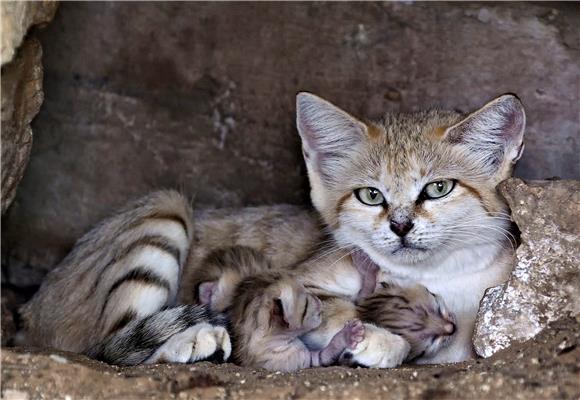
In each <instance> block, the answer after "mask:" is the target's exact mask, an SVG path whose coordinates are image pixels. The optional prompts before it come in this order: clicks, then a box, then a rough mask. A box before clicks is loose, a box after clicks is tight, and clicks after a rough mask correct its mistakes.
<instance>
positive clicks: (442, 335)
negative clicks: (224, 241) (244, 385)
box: [197, 246, 455, 370]
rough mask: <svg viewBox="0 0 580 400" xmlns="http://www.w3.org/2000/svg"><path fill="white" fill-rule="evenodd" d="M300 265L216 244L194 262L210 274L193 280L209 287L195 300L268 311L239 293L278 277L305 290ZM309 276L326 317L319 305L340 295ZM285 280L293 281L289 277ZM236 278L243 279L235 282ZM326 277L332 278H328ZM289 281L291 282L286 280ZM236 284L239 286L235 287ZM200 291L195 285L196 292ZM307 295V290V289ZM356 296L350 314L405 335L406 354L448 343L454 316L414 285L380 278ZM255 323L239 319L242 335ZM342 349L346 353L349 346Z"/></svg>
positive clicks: (242, 312) (252, 312) (239, 314)
mask: <svg viewBox="0 0 580 400" xmlns="http://www.w3.org/2000/svg"><path fill="white" fill-rule="evenodd" d="M352 259H353V263H356V262H354V260H355V257H354V255H353V257H352ZM357 261H361V260H357ZM362 261H364V260H362ZM306 264H307V263H306ZM302 268H303V265H298V266H295V267H291V268H285V270H290V271H292V273H285V274H282V272H281V270H280V269H278V270H276V269H274V268H273V267H272V265H271V264H270V263H269V262H268V260H267V259H266V258H265V257H264V256H263V255H262V254H261V253H260V252H259V251H257V250H254V249H251V248H248V247H243V246H234V247H229V248H223V249H219V250H216V251H214V252H213V253H210V255H208V257H207V258H206V260H205V261H204V262H203V263H202V264H201V266H200V271H204V274H199V275H198V276H197V278H198V279H200V281H204V279H211V281H205V282H202V283H200V284H199V287H200V288H202V287H207V288H208V290H211V294H210V295H205V296H204V295H200V302H201V303H202V304H207V305H208V306H209V307H210V309H212V310H213V311H218V312H228V311H231V310H232V308H231V307H232V306H233V304H234V299H235V303H236V307H234V310H235V312H236V317H233V319H234V320H237V321H243V318H245V316H248V317H253V316H257V315H260V308H259V307H261V306H264V307H266V309H267V310H270V311H271V308H272V304H271V303H270V302H259V303H255V302H250V303H248V304H247V305H246V304H245V303H244V302H241V301H240V299H241V298H244V296H252V295H257V294H256V292H257V291H256V287H261V286H264V285H267V284H269V285H275V284H276V279H281V280H284V282H285V283H281V285H285V286H288V287H292V288H294V289H293V290H294V291H295V292H298V289H295V288H297V287H300V290H301V291H302V290H303V291H305V293H308V292H309V290H307V289H306V288H304V287H303V286H302V284H300V283H298V282H306V283H307V284H308V282H309V281H308V280H307V279H305V277H306V276H307V274H305V271H307V270H308V268H307V269H306V270H304V269H302ZM353 271H354V269H353ZM269 272H270V273H269ZM328 272H329V275H331V274H334V273H336V274H337V276H336V277H335V278H336V279H338V278H340V277H343V278H344V277H345V275H346V274H345V273H344V271H342V270H341V269H340V268H338V269H333V270H331V271H328ZM363 272H364V271H363ZM293 275H296V276H293ZM264 277H267V279H268V280H265V278H264ZM314 279H315V281H316V282H310V283H309V284H308V288H309V289H310V290H312V291H314V292H318V293H321V294H323V296H324V297H323V298H324V301H322V302H320V300H318V298H317V297H313V298H314V299H316V300H314V301H312V304H320V306H318V307H316V309H317V311H319V312H320V313H322V316H323V319H324V320H327V319H329V318H326V317H328V312H327V313H325V312H324V311H325V310H328V309H329V308H332V306H334V307H335V308H336V307H337V306H338V307H339V308H344V307H340V306H341V304H342V301H341V299H340V296H339V295H338V296H337V291H336V290H334V295H335V296H337V297H335V298H333V296H332V295H331V294H330V293H329V291H328V290H322V291H321V290H320V286H317V285H316V284H315V283H320V281H321V279H319V278H318V277H317V276H316V275H315V276H314ZM290 280H292V281H293V282H290ZM242 281H243V285H241V284H240V282H242ZM330 281H331V282H332V279H331V280H330ZM327 282H328V280H327ZM290 284H292V285H293V286H290ZM376 285H377V282H376V279H375V280H374V282H373V292H375V291H374V286H376ZM240 286H242V287H241V288H240ZM202 291H203V290H200V292H202ZM308 295H309V296H311V294H308ZM359 295H360V291H359ZM295 296H296V295H295ZM358 300H359V303H358V309H357V311H356V316H355V317H356V318H357V319H361V320H364V321H367V322H371V323H375V324H376V325H377V326H378V327H382V328H386V329H388V330H389V331H390V332H392V333H395V334H397V335H400V336H402V337H403V338H405V339H406V340H407V342H409V344H410V351H409V354H408V355H407V360H411V359H414V358H416V357H417V356H418V355H424V354H429V355H431V354H434V353H436V352H437V351H438V350H439V349H441V348H442V347H444V346H445V345H446V344H447V343H448V341H449V338H450V337H451V335H453V333H454V331H455V325H454V317H453V315H452V314H451V313H449V312H448V311H447V308H446V306H445V304H444V302H443V300H442V299H441V298H440V297H439V296H436V295H434V294H432V293H430V292H429V291H428V290H427V289H426V288H424V287H422V286H420V285H411V286H409V287H400V286H397V285H394V284H386V283H382V284H380V285H379V289H378V290H377V291H376V292H375V293H374V294H372V295H371V296H369V297H366V298H361V297H360V296H359V297H358ZM347 303H349V302H347ZM264 304H265V305H264ZM244 307H249V309H248V310H246V309H245V308H244ZM325 314H326V315H325ZM349 317H352V315H349V316H347V317H346V319H348V318H349ZM335 318H336V317H335V316H333V317H332V319H335ZM257 324H258V322H256V323H255V324H250V325H242V326H246V327H248V326H249V328H248V329H249V330H248V331H247V332H244V335H245V336H247V337H251V336H252V335H253V334H254V332H255V329H254V328H255V325H257ZM321 325H322V321H320V322H319V323H317V324H315V326H312V325H311V326H310V327H309V329H307V331H315V330H316V329H317V328H318V327H320V326H321ZM290 333H291V332H289V334H290ZM305 334H306V332H302V333H301V335H305ZM268 335H270V336H271V335H272V334H271V333H269V334H268ZM268 335H265V338H264V339H263V341H266V340H270V336H268ZM348 353H349V354H351V353H350V352H348ZM239 359H240V360H241V361H242V362H243V361H244V360H245V359H248V360H250V359H253V358H252V355H251V354H250V351H249V350H247V351H245V352H244V353H243V356H240V357H239ZM282 361H283V359H280V360H278V365H281V364H282ZM297 367H298V365H296V364H293V365H291V366H285V367H284V369H285V370H286V369H287V368H291V369H296V368H297Z"/></svg>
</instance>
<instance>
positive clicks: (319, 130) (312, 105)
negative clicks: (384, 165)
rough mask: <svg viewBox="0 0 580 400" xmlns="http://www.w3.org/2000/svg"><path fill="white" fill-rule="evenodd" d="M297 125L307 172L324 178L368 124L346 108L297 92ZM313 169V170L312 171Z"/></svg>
mask: <svg viewBox="0 0 580 400" xmlns="http://www.w3.org/2000/svg"><path fill="white" fill-rule="evenodd" d="M296 126H297V128H298V132H299V133H300V138H301V139H302V149H303V151H304V159H305V160H306V163H307V166H308V169H309V172H310V173H312V172H315V173H317V174H320V176H321V178H322V180H323V181H326V180H329V179H331V178H332V177H333V176H334V175H335V173H336V167H337V164H340V161H341V159H343V158H344V157H346V156H347V154H348V152H349V151H350V150H353V149H354V148H355V147H356V145H357V144H359V143H360V142H361V141H362V140H364V138H365V137H366V135H367V131H368V128H367V126H366V125H365V124H364V123H362V122H360V121H359V120H357V119H356V118H354V117H353V116H351V115H349V114H348V113H346V112H345V111H343V110H341V109H340V108H338V107H336V106H335V105H333V104H331V103H330V102H328V101H326V100H323V99H321V98H320V97H318V96H315V95H313V94H311V93H306V92H301V93H298V95H297V96H296ZM311 169H313V171H311Z"/></svg>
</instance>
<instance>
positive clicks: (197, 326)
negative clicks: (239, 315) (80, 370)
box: [87, 305, 231, 365]
mask: <svg viewBox="0 0 580 400" xmlns="http://www.w3.org/2000/svg"><path fill="white" fill-rule="evenodd" d="M87 354H88V355H89V356H91V357H93V358H96V359H98V360H101V361H105V362H107V363H110V364H117V365H137V364H141V363H159V362H179V363H187V362H194V361H199V360H203V359H208V358H217V359H218V361H225V360H227V359H228V357H229V356H230V354H231V344H230V338H229V335H228V333H227V332H226V329H225V318H224V317H223V316H221V315H220V314H213V313H211V312H210V311H209V310H208V309H207V308H206V307H203V306H197V305H188V306H180V307H175V308H171V309H168V310H164V311H160V312H158V313H155V314H153V315H150V316H148V317H146V318H143V319H140V320H134V321H132V322H130V323H129V324H127V325H126V326H125V327H124V328H122V329H120V330H117V331H116V332H114V333H112V334H111V335H109V336H108V337H107V338H105V339H104V340H103V341H102V342H101V343H99V344H98V345H96V346H94V347H93V348H92V349H90V350H89V351H87Z"/></svg>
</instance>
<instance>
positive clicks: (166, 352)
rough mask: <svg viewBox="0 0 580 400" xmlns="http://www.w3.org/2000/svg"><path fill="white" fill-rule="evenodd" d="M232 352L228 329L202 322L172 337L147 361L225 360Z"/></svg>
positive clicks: (148, 362) (189, 361) (151, 362)
mask: <svg viewBox="0 0 580 400" xmlns="http://www.w3.org/2000/svg"><path fill="white" fill-rule="evenodd" d="M231 353H232V345H231V342H230V336H229V335H228V333H227V331H226V329H225V328H224V327H222V326H213V325H210V324H207V323H201V324H197V325H194V326H192V327H190V328H188V329H186V330H184V331H183V332H181V333H178V334H176V335H173V336H172V337H170V338H169V339H168V340H167V341H166V342H165V343H164V344H163V345H162V346H161V347H160V348H159V349H157V351H156V352H155V353H154V354H153V355H152V356H151V357H150V358H149V359H148V360H147V361H146V363H147V364H153V363H164V362H173V363H183V364H184V363H191V362H196V361H203V360H208V361H217V362H224V361H226V360H227V359H228V358H229V357H230V355H231Z"/></svg>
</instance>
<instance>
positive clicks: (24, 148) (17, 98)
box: [2, 39, 43, 214]
mask: <svg viewBox="0 0 580 400" xmlns="http://www.w3.org/2000/svg"><path fill="white" fill-rule="evenodd" d="M41 57H42V49H41V47H40V43H39V42H38V40H36V39H28V40H27V41H26V42H24V44H23V45H22V47H21V48H20V49H19V52H18V55H17V56H16V58H15V59H14V60H13V61H12V62H11V63H10V64H8V65H6V66H5V67H3V68H2V214H3V213H4V211H6V209H7V208H8V206H9V205H10V203H11V202H12V200H13V199H14V196H15V195H16V187H17V186H18V183H19V182H20V179H21V178H22V175H24V169H25V168H26V164H27V163H28V156H29V154H30V149H31V147H32V129H31V128H30V122H31V121H32V119H33V118H34V117H35V116H36V114H37V113H38V111H39V110H40V105H41V104H42V100H43V93H42V63H41Z"/></svg>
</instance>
